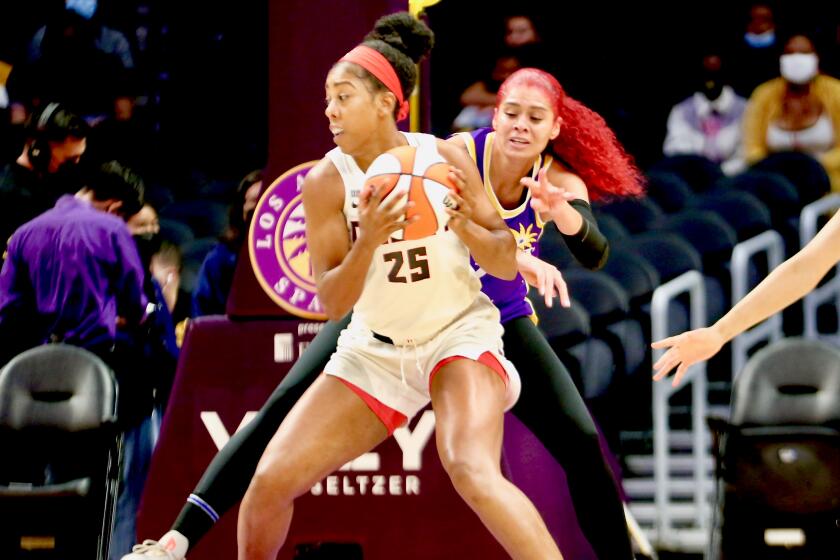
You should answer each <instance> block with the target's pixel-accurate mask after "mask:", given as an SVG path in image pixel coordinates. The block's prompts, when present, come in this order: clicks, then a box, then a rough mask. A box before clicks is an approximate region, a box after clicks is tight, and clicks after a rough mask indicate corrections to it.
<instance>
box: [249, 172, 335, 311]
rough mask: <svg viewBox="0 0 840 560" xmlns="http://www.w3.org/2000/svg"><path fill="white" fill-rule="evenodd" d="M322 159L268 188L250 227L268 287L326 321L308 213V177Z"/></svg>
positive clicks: (254, 255) (289, 306)
mask: <svg viewBox="0 0 840 560" xmlns="http://www.w3.org/2000/svg"><path fill="white" fill-rule="evenodd" d="M316 163H318V162H317V161H309V162H307V163H302V164H300V165H298V166H297V167H293V168H292V169H289V170H288V171H286V172H285V173H283V174H282V175H281V176H280V177H279V178H277V180H276V181H274V182H273V183H272V184H271V186H270V187H268V188H267V189H266V190H265V192H264V193H263V195H262V196H261V197H260V201H259V202H258V203H257V208H256V210H255V211H254V219H253V220H252V221H251V228H250V230H249V232H248V249H249V253H250V255H251V266H252V267H253V268H254V274H255V275H256V277H257V280H258V281H259V283H260V285H261V286H262V287H263V290H265V292H266V293H267V294H268V295H269V297H271V299H272V300H274V301H275V302H276V303H277V304H278V305H279V306H280V307H282V308H283V309H285V310H286V311H288V312H289V313H292V314H294V315H297V316H299V317H304V318H306V319H322V320H326V318H327V317H326V314H325V313H324V309H323V307H321V302H320V301H319V300H318V295H317V293H316V291H315V278H314V276H313V274H312V265H311V264H310V261H309V249H308V247H307V245H306V229H305V224H304V218H303V196H302V195H301V185H302V184H303V178H304V177H306V174H307V173H308V172H309V170H310V169H312V167H314V166H315V164H316Z"/></svg>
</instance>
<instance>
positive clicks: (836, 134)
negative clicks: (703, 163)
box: [744, 35, 840, 191]
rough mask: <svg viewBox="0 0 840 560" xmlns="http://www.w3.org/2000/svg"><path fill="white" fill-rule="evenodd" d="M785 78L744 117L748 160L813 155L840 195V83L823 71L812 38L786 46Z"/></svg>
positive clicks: (765, 90)
mask: <svg viewBox="0 0 840 560" xmlns="http://www.w3.org/2000/svg"><path fill="white" fill-rule="evenodd" d="M779 62H780V70H781V77H778V78H775V79H773V80H770V81H769V82H766V83H764V84H762V85H761V86H759V87H758V88H756V90H755V92H754V93H753V95H752V96H751V97H750V99H749V103H748V105H747V110H746V113H745V115H744V157H745V158H746V160H747V162H748V163H754V162H757V161H759V160H761V159H763V158H765V157H766V156H768V155H769V154H773V153H776V152H783V151H798V152H804V153H807V154H809V155H812V156H813V157H814V158H816V159H817V160H818V161H819V162H820V163H821V164H822V165H823V167H824V168H825V170H826V171H827V173H828V175H829V178H830V179H831V188H832V190H833V191H840V80H837V79H835V78H832V77H830V76H826V75H825V74H821V73H820V72H819V57H818V56H817V52H816V49H815V47H814V43H813V41H812V40H811V39H810V38H809V37H808V36H806V35H793V36H792V37H791V38H790V39H788V40H787V41H786V42H785V46H784V54H782V56H781V58H780V61H779Z"/></svg>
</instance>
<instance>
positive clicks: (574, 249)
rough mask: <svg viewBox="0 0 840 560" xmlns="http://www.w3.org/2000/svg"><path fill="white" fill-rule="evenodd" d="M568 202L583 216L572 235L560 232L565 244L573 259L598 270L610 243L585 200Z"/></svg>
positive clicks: (604, 259)
mask: <svg viewBox="0 0 840 560" xmlns="http://www.w3.org/2000/svg"><path fill="white" fill-rule="evenodd" d="M569 204H570V205H571V206H572V207H573V208H574V209H575V210H577V211H578V213H579V214H580V215H581V216H582V217H583V225H582V226H581V227H580V231H578V232H577V233H576V234H574V235H566V234H565V233H562V232H561V235H562V236H563V240H564V241H565V242H566V246H567V247H569V251H571V253H572V255H574V257H575V259H577V261H578V262H579V263H580V264H582V265H583V266H585V267H586V268H588V269H590V270H598V269H599V268H601V267H602V266H604V265H605V264H606V262H607V258H608V257H609V255H610V245H609V242H608V241H607V238H606V237H604V234H603V233H601V230H599V229H598V222H596V221H595V216H594V215H593V214H592V207H591V206H589V203H588V202H586V201H585V200H581V199H579V198H576V199H574V200H571V201H569Z"/></svg>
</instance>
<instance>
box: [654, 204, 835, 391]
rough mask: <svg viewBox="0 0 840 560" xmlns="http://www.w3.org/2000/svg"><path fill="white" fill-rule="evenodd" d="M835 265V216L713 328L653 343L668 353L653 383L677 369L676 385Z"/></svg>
mask: <svg viewBox="0 0 840 560" xmlns="http://www.w3.org/2000/svg"><path fill="white" fill-rule="evenodd" d="M838 261H840V214H835V215H834V216H833V217H832V218H831V220H829V222H828V223H827V224H826V225H825V227H824V228H823V229H822V230H821V231H820V232H819V233H818V234H817V236H816V237H814V239H812V240H811V242H810V243H808V244H807V245H806V246H805V247H804V248H803V249H802V250H801V251H800V252H799V253H797V254H796V255H794V256H793V257H791V258H790V259H788V260H787V261H785V262H784V263H782V264H781V265H780V266H779V267H778V268H776V269H775V270H774V271H773V272H771V273H770V274H769V275H768V276H767V278H765V279H764V280H763V281H762V282H761V283H760V284H759V285H758V286H756V287H755V288H754V289H753V290H752V291H751V292H750V293H748V294H747V295H746V296H745V297H744V299H742V300H741V301H739V302H738V304H737V305H735V307H733V308H732V309H731V310H730V311H729V312H728V313H727V314H726V315H724V316H723V317H721V318H720V319H719V320H718V321H717V322H716V323H715V324H714V325H712V326H711V327H708V328H703V329H695V330H693V331H688V332H685V333H682V334H679V335H677V336H672V337H670V338H665V339H663V340H659V341H657V342H654V343H653V344H652V345H651V346H653V347H654V348H667V349H668V350H667V351H666V352H665V354H663V355H662V357H661V358H659V360H658V361H657V362H656V364H654V366H653V367H654V369H655V370H656V374H655V375H654V377H653V378H654V379H655V380H657V381H658V380H660V379H662V378H663V377H665V376H666V375H668V373H669V372H670V371H671V370H672V369H674V368H675V367H676V368H677V372H676V375H675V376H674V381H673V384H674V386H676V385H679V383H680V381H681V380H682V378H683V376H684V375H685V373H686V371H688V368H689V367H690V366H691V365H693V364H696V363H697V362H700V361H703V360H708V359H709V358H711V357H712V356H714V355H715V354H717V353H718V351H719V350H720V348H721V347H722V346H723V345H724V344H726V343H727V342H729V341H730V340H731V339H733V338H735V337H736V336H737V335H739V334H741V333H742V332H744V331H745V330H747V329H749V328H750V327H752V326H753V325H755V324H757V323H759V322H761V321H763V320H764V319H766V318H767V317H769V316H770V315H773V314H774V313H777V312H778V311H781V310H782V309H784V308H785V307H787V306H788V305H790V304H791V303H793V302H795V301H797V300H798V299H800V298H801V297H803V296H804V295H805V294H807V293H808V292H810V291H811V290H812V289H814V287H815V286H816V285H817V283H818V282H819V281H820V279H821V278H822V277H823V276H825V274H826V273H827V272H828V271H829V269H830V268H831V267H832V266H834V265H835V264H837V262H838Z"/></svg>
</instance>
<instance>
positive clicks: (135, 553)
mask: <svg viewBox="0 0 840 560" xmlns="http://www.w3.org/2000/svg"><path fill="white" fill-rule="evenodd" d="M161 542H162V541H161ZM171 543H174V541H173V540H172V539H169V540H168V541H167V544H169V545H170V546H164V545H162V544H161V543H160V542H158V541H153V540H145V541H143V544H135V545H134V546H133V547H132V549H131V552H130V553H129V554H126V555H125V556H123V557H122V558H121V560H146V559H147V558H163V559H165V560H185V557H184V556H183V555H181V554H179V551H177V550H175V549H176V548H177V547H174V546H171Z"/></svg>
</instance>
